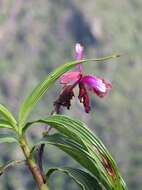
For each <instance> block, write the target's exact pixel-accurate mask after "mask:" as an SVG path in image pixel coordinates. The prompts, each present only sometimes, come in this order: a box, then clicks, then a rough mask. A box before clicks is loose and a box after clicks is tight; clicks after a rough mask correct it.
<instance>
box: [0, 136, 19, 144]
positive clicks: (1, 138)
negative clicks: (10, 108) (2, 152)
mask: <svg viewBox="0 0 142 190" xmlns="http://www.w3.org/2000/svg"><path fill="white" fill-rule="evenodd" d="M2 143H18V141H17V139H16V138H15V137H11V136H9V135H6V134H0V144H2Z"/></svg>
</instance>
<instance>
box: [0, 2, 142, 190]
mask: <svg viewBox="0 0 142 190" xmlns="http://www.w3.org/2000/svg"><path fill="white" fill-rule="evenodd" d="M0 8H1V11H0V102H1V103H3V104H5V105H6V106H8V107H9V108H10V110H11V111H13V112H14V113H15V114H16V113H17V111H18V109H19V105H20V103H21V102H22V100H23V99H24V97H25V96H26V95H28V94H29V92H31V90H32V89H33V87H34V86H35V85H36V84H37V83H38V82H39V81H40V80H42V79H43V78H44V77H46V75H47V74H48V73H49V72H50V71H51V70H53V69H54V68H56V67H57V66H59V65H61V64H63V63H65V62H66V61H70V60H73V59H74V45H75V43H76V42H80V43H81V44H83V45H84V46H85V51H86V52H85V53H86V57H100V56H105V55H110V54H113V53H116V52H117V53H122V54H124V55H123V56H122V57H121V58H120V59H116V60H112V61H109V62H107V63H90V64H89V65H87V66H85V71H86V73H92V74H96V75H98V76H102V77H105V78H107V79H108V80H109V81H111V82H112V83H113V90H112V91H111V93H110V95H109V96H108V97H107V98H106V99H103V100H102V99H101V100H100V99H99V98H97V97H96V96H95V97H94V96H93V95H92V107H93V109H92V111H91V113H90V114H89V115H88V114H85V113H84V110H83V108H82V105H80V104H79V102H77V101H74V102H73V106H72V108H71V110H70V112H69V111H66V113H67V114H68V115H70V116H73V117H74V118H80V119H81V120H83V121H84V122H86V123H88V124H89V126H90V128H91V129H92V130H94V131H95V132H96V133H97V135H98V136H99V137H100V138H101V139H102V141H103V142H104V143H105V145H106V146H107V147H108V149H109V151H110V152H111V153H112V155H113V156H114V158H115V159H116V160H117V163H118V165H119V168H120V170H121V173H122V175H123V176H124V179H125V180H126V182H127V184H128V188H129V190H134V189H135V190H140V189H142V182H141V179H142V152H141V150H142V140H141V139H142V138H141V136H142V125H141V120H142V119H141V118H142V116H141V115H142V111H141V110H142V98H141V97H142V89H141V76H142V66H141V52H142V35H141V31H142V22H141V16H142V11H141V10H142V1H141V0H135V1H134V0H119V1H117V0H113V1H106V0H95V1H92V0H88V1H82V0H48V1H46V0H41V1H37V0H25V1H24V0H1V1H0ZM59 90H60V87H59V85H58V84H57V85H56V88H54V89H52V90H51V91H50V93H49V94H48V95H47V96H45V97H44V100H43V101H41V103H40V104H39V106H38V108H36V110H34V112H33V116H32V117H36V118H37V117H38V118H39V117H40V115H44V116H46V115H47V114H49V113H50V111H51V110H52V102H53V101H54V100H55V99H56V97H57V96H58V93H59ZM41 131H42V130H41V129H37V130H36V131H33V130H31V131H30V132H31V133H30V134H31V136H29V139H36V138H38V137H40V133H41ZM0 150H1V156H0V164H3V163H5V162H6V161H8V160H9V159H14V158H15V157H17V158H21V157H22V153H21V152H20V150H19V149H18V147H17V148H16V150H15V149H14V147H13V146H11V147H9V146H6V145H1V146H0ZM7 154H9V156H7ZM45 155H46V156H45V162H46V163H47V164H48V166H51V165H76V164H77V163H75V162H74V161H73V160H71V159H69V158H68V157H67V156H66V155H65V154H63V153H62V152H61V151H58V150H57V149H52V147H50V149H49V150H48V151H47V152H46V154H45ZM58 163H60V164H58ZM21 171H22V172H21ZM27 172H28V171H27V170H26V167H25V168H24V169H21V167H17V168H15V169H13V170H9V171H8V172H7V173H6V174H5V175H4V176H2V177H1V178H0V190H24V189H26V187H28V189H34V184H33V181H32V177H31V176H30V174H29V175H28V173H27ZM25 174H26V175H25ZM54 179H55V178H54ZM63 186H64V187H63ZM51 187H52V189H54V190H56V189H58V190H61V189H69V190H75V189H77V187H76V186H75V184H74V183H73V182H72V181H71V180H70V179H68V178H65V181H62V179H61V176H58V175H57V177H56V180H54V181H52V183H51Z"/></svg>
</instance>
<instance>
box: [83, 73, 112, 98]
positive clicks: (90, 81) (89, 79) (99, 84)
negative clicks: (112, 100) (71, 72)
mask: <svg viewBox="0 0 142 190" xmlns="http://www.w3.org/2000/svg"><path fill="white" fill-rule="evenodd" d="M82 82H83V83H84V84H86V85H87V86H88V87H89V89H91V90H93V91H94V92H95V93H96V94H97V96H99V97H104V96H106V95H107V93H108V89H111V88H112V85H111V83H109V82H107V81H105V80H104V79H101V78H99V77H96V76H93V75H86V76H84V77H82Z"/></svg>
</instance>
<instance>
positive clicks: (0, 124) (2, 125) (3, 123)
mask: <svg viewBox="0 0 142 190" xmlns="http://www.w3.org/2000/svg"><path fill="white" fill-rule="evenodd" d="M0 128H6V129H13V127H12V126H11V124H10V123H9V122H8V121H5V120H3V119H0Z"/></svg>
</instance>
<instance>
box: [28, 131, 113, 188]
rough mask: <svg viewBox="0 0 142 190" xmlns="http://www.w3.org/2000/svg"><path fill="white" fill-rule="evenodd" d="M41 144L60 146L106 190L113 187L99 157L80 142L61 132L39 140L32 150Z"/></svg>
mask: <svg viewBox="0 0 142 190" xmlns="http://www.w3.org/2000/svg"><path fill="white" fill-rule="evenodd" d="M41 144H50V145H54V146H56V147H58V148H60V149H61V150H63V151H64V152H66V153H67V154H69V155H70V156H71V157H72V158H74V159H75V160H76V161H77V162H79V163H80V164H81V165H82V166H83V167H85V168H86V169H87V170H88V171H89V172H91V173H92V174H93V176H94V177H96V178H97V179H98V181H99V182H100V183H101V184H102V185H103V186H104V187H105V188H106V189H107V190H114V189H115V188H114V184H113V183H112V181H111V179H110V177H109V175H108V174H107V172H106V170H105V169H104V167H103V165H102V164H101V163H100V161H99V158H98V157H96V158H93V157H92V156H91V155H90V154H89V153H88V152H87V151H85V150H84V148H83V147H82V146H81V145H80V144H78V143H76V142H75V141H74V140H71V139H69V138H68V137H67V136H65V135H62V134H54V135H50V136H47V137H45V138H43V139H42V140H40V141H39V142H38V143H37V144H36V145H35V146H34V147H33V149H32V151H34V150H35V148H36V146H38V145H41ZM115 190H116V189H115Z"/></svg>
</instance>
